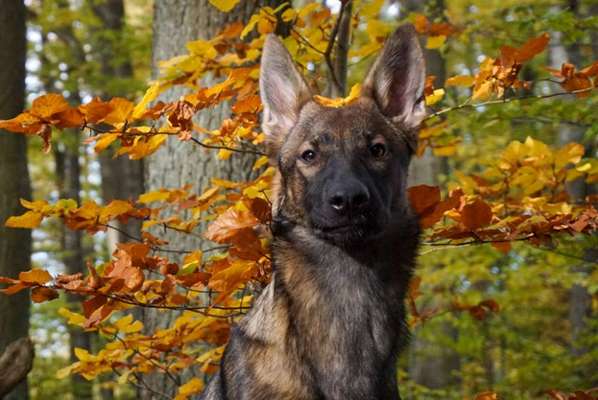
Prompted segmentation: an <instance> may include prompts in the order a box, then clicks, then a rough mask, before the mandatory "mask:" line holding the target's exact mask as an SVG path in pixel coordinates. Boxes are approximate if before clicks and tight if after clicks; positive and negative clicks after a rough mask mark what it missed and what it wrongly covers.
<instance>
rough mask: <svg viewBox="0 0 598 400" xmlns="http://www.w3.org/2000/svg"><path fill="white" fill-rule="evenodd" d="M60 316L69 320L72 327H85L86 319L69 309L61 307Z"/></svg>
mask: <svg viewBox="0 0 598 400" xmlns="http://www.w3.org/2000/svg"><path fill="white" fill-rule="evenodd" d="M58 314H60V315H61V316H62V317H64V318H66V319H67V322H68V323H69V324H71V325H77V326H81V327H82V326H84V325H85V317H84V316H83V315H81V314H77V313H74V312H72V311H71V310H69V309H68V308H64V307H61V308H60V309H59V310H58Z"/></svg>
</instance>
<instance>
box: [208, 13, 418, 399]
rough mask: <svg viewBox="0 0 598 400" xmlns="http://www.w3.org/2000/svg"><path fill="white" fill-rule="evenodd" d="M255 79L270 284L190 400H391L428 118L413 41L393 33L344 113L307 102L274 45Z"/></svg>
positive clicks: (273, 41)
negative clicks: (409, 192)
mask: <svg viewBox="0 0 598 400" xmlns="http://www.w3.org/2000/svg"><path fill="white" fill-rule="evenodd" d="M261 68H262V69H261V78H260V91H261V96H262V103H263V104H264V115H263V131H264V132H265V134H266V135H267V138H268V149H269V152H270V154H271V160H272V162H273V164H274V165H275V166H276V167H277V171H278V172H277V175H276V177H275V182H274V189H273V200H272V203H273V207H272V210H273V214H272V215H273V244H272V256H273V260H274V263H273V265H274V274H273V278H272V282H271V283H270V284H269V285H268V286H267V287H266V288H265V289H264V291H263V293H262V294H261V295H260V297H259V298H258V299H257V300H256V302H255V305H254V307H253V308H252V310H251V311H250V312H249V313H248V314H247V315H246V316H245V318H244V319H243V320H242V321H241V322H240V323H239V324H238V326H236V327H235V328H234V329H233V331H232V333H231V337H230V342H229V344H228V346H227V347H226V350H225V353H224V356H223V358H222V363H221V369H220V372H219V373H218V374H217V375H216V376H214V377H213V378H212V380H211V382H210V383H209V384H208V387H207V388H206V390H205V392H204V393H203V394H202V397H201V398H203V399H209V400H216V399H218V400H220V399H229V400H243V399H248V400H249V399H251V400H262V399H263V400H266V399H268V400H272V399H288V400H316V399H318V400H320V399H322V400H323V399H326V400H333V399H334V400H358V399H359V400H361V399H363V400H366V399H368V400H371V399H393V400H396V399H399V398H400V397H399V391H398V387H397V368H396V362H397V356H398V352H399V350H400V349H401V347H402V346H403V345H404V344H405V342H406V340H407V337H408V331H407V328H406V324H405V305H404V297H405V293H406V291H407V287H408V284H409V279H410V277H411V275H412V269H413V267H414V259H415V256H416V248H417V245H418V237H419V228H418V221H417V218H416V216H415V215H414V214H413V212H412V211H411V209H410V207H409V204H408V200H407V197H406V182H407V168H408V166H409V161H410V158H411V156H412V154H413V149H414V148H415V146H416V142H417V127H418V126H419V124H420V122H421V121H422V119H423V117H424V116H425V107H424V104H423V89H424V81H425V66H424V59H423V55H422V50H421V48H420V46H419V42H418V39H417V36H416V33H415V30H414V29H413V27H412V26H411V25H403V26H401V27H400V28H399V29H397V30H396V31H395V32H394V34H393V35H392V36H391V37H390V38H389V39H388V40H387V42H386V44H385V47H384V49H383V50H382V53H381V54H380V55H379V57H378V59H377V60H376V61H375V63H374V64H373V66H372V67H371V69H370V71H369V72H368V74H367V77H366V79H365V81H364V83H363V85H362V93H361V96H360V98H358V99H357V100H356V101H355V102H353V103H351V104H349V105H346V106H344V107H341V108H330V107H324V106H322V105H320V104H318V103H316V102H314V101H313V96H312V92H311V90H310V88H309V86H308V84H307V83H306V81H305V80H304V78H303V77H302V75H301V73H300V72H299V70H298V69H297V68H296V66H295V64H294V63H293V61H292V60H291V57H290V55H289V53H288V52H287V51H286V49H285V47H284V46H283V44H282V43H281V42H280V41H279V39H278V38H276V37H275V36H272V35H271V36H269V37H268V38H267V40H266V43H265V47H264V51H263V58H262V67H261Z"/></svg>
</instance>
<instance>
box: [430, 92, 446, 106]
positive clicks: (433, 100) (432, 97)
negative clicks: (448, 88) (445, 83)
mask: <svg viewBox="0 0 598 400" xmlns="http://www.w3.org/2000/svg"><path fill="white" fill-rule="evenodd" d="M443 97H444V89H436V90H434V93H432V94H431V95H429V96H426V105H427V106H431V105H433V104H436V103H438V102H439V101H440V100H442V98H443Z"/></svg>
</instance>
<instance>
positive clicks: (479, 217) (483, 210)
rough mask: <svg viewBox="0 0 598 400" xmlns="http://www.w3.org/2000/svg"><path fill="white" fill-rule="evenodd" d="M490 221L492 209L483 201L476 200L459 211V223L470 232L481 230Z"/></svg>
mask: <svg viewBox="0 0 598 400" xmlns="http://www.w3.org/2000/svg"><path fill="white" fill-rule="evenodd" d="M491 220H492V209H491V208H490V206H489V205H488V204H487V203H486V202H484V201H483V200H480V199H476V200H474V201H473V202H471V203H467V204H465V205H464V206H463V207H462V209H461V222H462V223H463V225H465V227H466V228H467V229H469V230H471V231H475V230H477V229H479V228H482V227H484V226H486V225H488V224H490V221H491Z"/></svg>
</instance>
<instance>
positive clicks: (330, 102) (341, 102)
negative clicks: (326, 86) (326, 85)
mask: <svg viewBox="0 0 598 400" xmlns="http://www.w3.org/2000/svg"><path fill="white" fill-rule="evenodd" d="M360 94H361V85H360V84H355V85H353V87H352V88H351V92H350V93H349V96H347V97H344V98H336V99H331V98H328V97H324V96H319V95H315V96H314V100H315V101H316V102H317V103H318V104H320V105H323V106H325V107H333V108H339V107H343V106H346V105H348V104H351V103H353V102H354V101H355V100H357V98H358V97H359V95H360Z"/></svg>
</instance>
